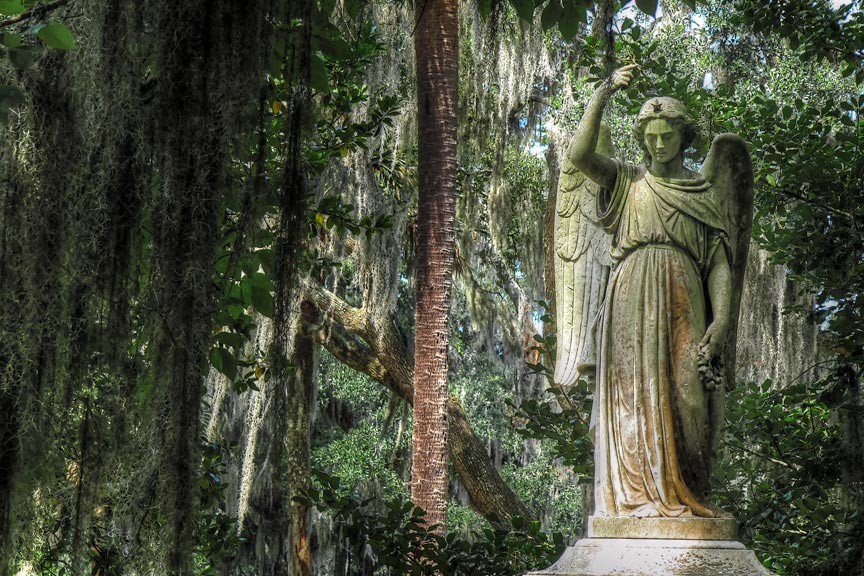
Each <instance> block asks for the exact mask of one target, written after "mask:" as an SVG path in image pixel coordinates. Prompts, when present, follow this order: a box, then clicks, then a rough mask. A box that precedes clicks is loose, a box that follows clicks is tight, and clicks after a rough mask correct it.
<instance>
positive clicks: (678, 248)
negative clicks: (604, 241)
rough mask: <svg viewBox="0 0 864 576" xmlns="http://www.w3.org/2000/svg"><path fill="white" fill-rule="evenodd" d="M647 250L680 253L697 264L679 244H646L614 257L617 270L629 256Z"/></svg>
mask: <svg viewBox="0 0 864 576" xmlns="http://www.w3.org/2000/svg"><path fill="white" fill-rule="evenodd" d="M646 248H652V249H653V248H658V249H660V250H669V251H670V252H678V253H680V254H681V255H682V256H685V257H686V258H687V260H689V261H690V262H692V263H693V264H694V265H695V264H696V262H695V261H694V259H693V255H692V254H690V252H688V251H687V250H686V249H684V248H682V247H681V246H678V245H677V244H672V243H668V244H667V243H663V242H648V243H645V244H639V245H638V246H634V247H633V248H631V249H630V250H627V251H626V252H624V253H623V254H621V255H620V256H618V257H617V258H615V256H614V255H613V258H615V260H616V261H615V268H617V267H618V265H619V264H621V263H622V262H624V260H626V259H627V258H628V257H629V256H631V255H633V254H635V253H636V252H639V251H640V250H643V249H646Z"/></svg>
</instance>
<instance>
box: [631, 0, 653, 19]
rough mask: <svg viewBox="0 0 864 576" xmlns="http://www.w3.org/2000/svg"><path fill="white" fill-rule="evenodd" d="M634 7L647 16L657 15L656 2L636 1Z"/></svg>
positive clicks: (649, 0)
mask: <svg viewBox="0 0 864 576" xmlns="http://www.w3.org/2000/svg"><path fill="white" fill-rule="evenodd" d="M636 7H637V8H639V10H641V11H642V12H644V13H646V14H648V15H649V16H655V15H656V14H657V0H636Z"/></svg>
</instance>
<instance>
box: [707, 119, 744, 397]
mask: <svg viewBox="0 0 864 576" xmlns="http://www.w3.org/2000/svg"><path fill="white" fill-rule="evenodd" d="M701 172H702V175H703V176H704V177H705V179H706V180H708V181H709V182H710V183H711V187H712V188H713V189H714V190H716V191H717V192H718V193H719V195H720V197H721V199H722V202H723V210H724V211H725V213H726V217H727V220H728V222H729V230H728V232H729V244H730V247H731V249H732V250H731V251H732V261H731V262H730V265H731V269H732V287H731V288H732V298H731V307H730V321H729V334H728V336H727V337H726V346H725V351H724V354H723V359H724V365H725V373H724V374H723V379H724V380H725V383H726V389H727V390H728V391H731V390H732V389H734V388H735V353H736V343H737V333H738V312H739V310H740V308H741V292H742V291H743V289H744V270H745V268H746V267H747V253H748V251H749V249H750V229H751V227H752V225H753V163H752V161H751V160H750V153H749V152H748V151H747V144H746V143H745V142H744V140H743V139H742V138H741V137H739V136H737V135H735V134H729V133H726V134H719V135H717V136H716V137H715V138H714V142H713V143H712V144H711V149H710V150H709V151H708V156H707V157H706V158H705V162H704V163H703V164H702V170H701Z"/></svg>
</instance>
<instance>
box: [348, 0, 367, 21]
mask: <svg viewBox="0 0 864 576" xmlns="http://www.w3.org/2000/svg"><path fill="white" fill-rule="evenodd" d="M362 6H363V2H362V0H345V11H346V12H348V16H349V17H351V18H352V19H354V18H357V15H358V14H359V13H360V8H361V7H362Z"/></svg>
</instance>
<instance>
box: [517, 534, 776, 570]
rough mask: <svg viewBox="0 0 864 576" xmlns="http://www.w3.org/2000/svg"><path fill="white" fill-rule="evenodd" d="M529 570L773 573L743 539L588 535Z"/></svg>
mask: <svg viewBox="0 0 864 576" xmlns="http://www.w3.org/2000/svg"><path fill="white" fill-rule="evenodd" d="M527 576H771V573H770V572H769V571H768V570H767V569H766V568H765V567H764V566H762V565H761V564H760V563H759V561H758V560H757V559H756V555H755V554H753V551H751V550H747V549H746V548H745V547H744V545H743V544H741V543H740V542H731V541H722V540H659V539H629V538H583V539H582V540H579V541H578V542H576V544H575V545H573V546H571V547H569V548H568V549H567V550H566V551H565V552H564V555H563V556H561V558H560V559H559V560H558V562H556V563H555V564H553V565H552V566H550V567H549V568H546V569H545V570H540V571H538V572H531V573H529V574H528V575H527Z"/></svg>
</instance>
